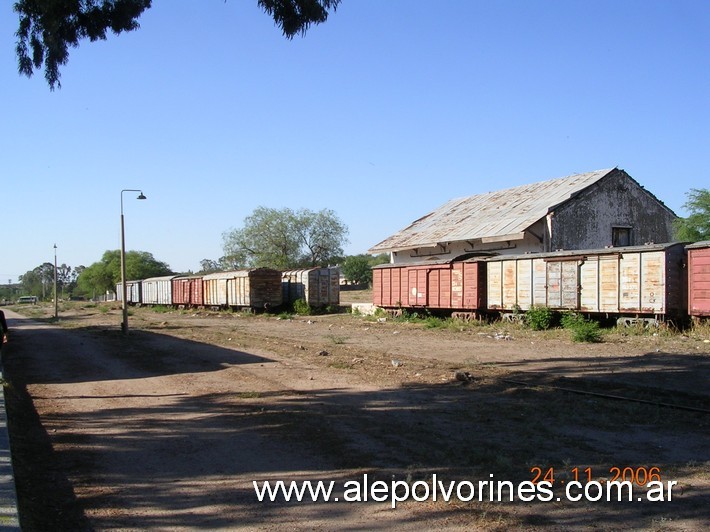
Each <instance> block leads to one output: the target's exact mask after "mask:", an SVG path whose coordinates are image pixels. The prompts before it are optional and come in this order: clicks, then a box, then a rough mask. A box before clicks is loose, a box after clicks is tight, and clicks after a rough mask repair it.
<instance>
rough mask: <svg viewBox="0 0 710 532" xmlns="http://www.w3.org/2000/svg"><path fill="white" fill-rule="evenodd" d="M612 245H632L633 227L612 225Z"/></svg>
mask: <svg viewBox="0 0 710 532" xmlns="http://www.w3.org/2000/svg"><path fill="white" fill-rule="evenodd" d="M611 245H612V246H614V247H618V246H630V245H631V228H630V227H612V228H611Z"/></svg>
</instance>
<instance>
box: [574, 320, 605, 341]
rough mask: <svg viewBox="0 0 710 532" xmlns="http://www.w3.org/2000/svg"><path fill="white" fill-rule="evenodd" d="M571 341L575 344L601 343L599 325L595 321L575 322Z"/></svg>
mask: <svg viewBox="0 0 710 532" xmlns="http://www.w3.org/2000/svg"><path fill="white" fill-rule="evenodd" d="M571 330H572V340H573V341H575V342H592V343H596V342H601V341H602V335H601V331H600V330H599V324H598V323H597V322H596V321H588V320H584V319H582V321H579V322H577V323H576V324H575V325H574V326H573V327H572V328H571Z"/></svg>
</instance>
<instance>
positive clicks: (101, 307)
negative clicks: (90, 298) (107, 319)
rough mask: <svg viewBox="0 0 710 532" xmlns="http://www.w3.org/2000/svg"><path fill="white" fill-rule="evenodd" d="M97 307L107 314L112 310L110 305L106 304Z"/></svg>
mask: <svg viewBox="0 0 710 532" xmlns="http://www.w3.org/2000/svg"><path fill="white" fill-rule="evenodd" d="M96 308H98V310H99V312H100V313H101V314H107V313H108V311H109V310H111V309H110V308H109V307H108V306H106V305H99V306H98V307H96Z"/></svg>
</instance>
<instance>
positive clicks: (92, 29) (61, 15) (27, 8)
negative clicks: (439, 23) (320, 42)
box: [14, 0, 341, 90]
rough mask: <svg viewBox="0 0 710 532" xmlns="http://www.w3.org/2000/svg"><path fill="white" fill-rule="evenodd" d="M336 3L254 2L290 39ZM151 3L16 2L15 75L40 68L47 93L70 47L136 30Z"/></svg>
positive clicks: (128, 0) (112, 0)
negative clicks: (47, 86)
mask: <svg viewBox="0 0 710 532" xmlns="http://www.w3.org/2000/svg"><path fill="white" fill-rule="evenodd" d="M340 1H341V0H258V1H257V3H258V5H259V7H261V8H262V9H263V10H264V11H265V12H266V13H267V14H268V15H269V16H271V17H272V18H273V19H274V22H275V23H276V25H277V26H278V27H279V28H281V30H282V32H283V34H284V35H285V36H286V37H287V38H289V39H291V38H293V37H294V35H296V34H298V33H300V34H302V35H303V34H305V33H306V31H307V30H308V28H309V27H310V26H311V25H312V24H320V23H321V22H325V21H326V19H327V18H328V12H329V11H330V10H332V11H335V9H336V8H337V7H338V4H339V3H340ZM151 4H152V0H18V1H16V2H15V4H14V10H15V12H16V13H17V14H18V15H19V19H20V20H19V27H18V30H17V33H16V34H15V35H16V36H17V46H16V52H17V60H18V69H19V71H20V74H24V75H26V76H28V77H31V76H32V74H33V73H34V71H35V69H37V70H38V69H40V68H42V66H43V65H44V77H45V78H46V80H47V83H48V84H49V87H50V89H51V90H54V88H55V87H61V83H60V82H59V78H60V72H59V67H60V66H62V65H65V64H66V63H67V61H68V60H69V48H70V47H72V48H75V47H77V46H78V45H79V41H81V40H82V39H89V40H90V41H96V40H105V39H106V33H107V31H108V30H111V31H112V32H113V33H115V34H116V35H118V34H120V33H122V32H124V31H133V30H135V29H138V28H139V27H140V25H139V24H138V18H139V17H140V16H141V14H142V13H143V12H144V11H145V10H146V9H149V8H150V7H151Z"/></svg>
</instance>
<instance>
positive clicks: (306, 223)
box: [220, 207, 348, 270]
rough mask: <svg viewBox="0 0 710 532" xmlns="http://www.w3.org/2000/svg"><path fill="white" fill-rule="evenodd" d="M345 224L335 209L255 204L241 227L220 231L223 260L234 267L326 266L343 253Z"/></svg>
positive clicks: (291, 267)
mask: <svg viewBox="0 0 710 532" xmlns="http://www.w3.org/2000/svg"><path fill="white" fill-rule="evenodd" d="M347 234H348V229H347V227H346V226H345V225H344V224H343V223H342V222H341V221H340V219H339V218H338V217H337V215H336V214H335V212H333V211H332V210H330V209H323V210H321V211H318V212H313V211H310V210H308V209H301V210H299V211H296V212H294V211H292V210H291V209H288V208H285V209H281V210H277V209H270V208H267V207H257V208H256V209H255V210H254V212H253V213H252V214H251V215H250V216H247V218H246V219H245V220H244V227H243V228H242V229H233V230H231V231H227V232H225V233H224V234H223V235H222V239H223V242H224V254H225V256H224V257H223V258H222V259H220V262H221V263H222V264H229V265H230V266H231V267H234V268H258V267H268V268H275V269H277V270H289V269H293V268H303V267H312V266H327V265H328V263H329V262H330V261H332V260H333V258H334V257H337V256H338V255H341V254H342V253H343V245H344V244H345V242H346V241H347V239H346V236H347Z"/></svg>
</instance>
